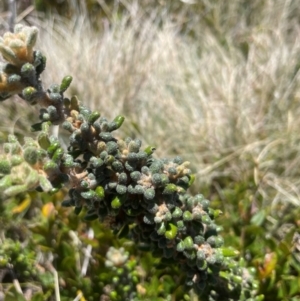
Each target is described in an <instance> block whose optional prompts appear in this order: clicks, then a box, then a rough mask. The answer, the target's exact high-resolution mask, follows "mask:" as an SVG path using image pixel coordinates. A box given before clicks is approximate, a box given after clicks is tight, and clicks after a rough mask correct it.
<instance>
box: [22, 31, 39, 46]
mask: <svg viewBox="0 0 300 301" xmlns="http://www.w3.org/2000/svg"><path fill="white" fill-rule="evenodd" d="M24 30H25V31H26V41H25V43H26V45H27V47H28V48H30V49H32V48H33V47H34V45H35V43H36V40H37V36H38V32H39V31H38V29H37V28H36V27H34V26H32V27H26V28H25V29H24Z"/></svg>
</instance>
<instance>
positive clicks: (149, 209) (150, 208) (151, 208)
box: [147, 203, 159, 214]
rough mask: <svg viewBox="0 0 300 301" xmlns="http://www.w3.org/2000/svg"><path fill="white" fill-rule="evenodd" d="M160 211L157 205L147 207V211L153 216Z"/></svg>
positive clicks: (152, 204) (151, 204)
mask: <svg viewBox="0 0 300 301" xmlns="http://www.w3.org/2000/svg"><path fill="white" fill-rule="evenodd" d="M158 209H159V207H158V205H157V204H155V203H150V204H149V205H148V207H147V211H148V212H150V213H152V214H155V213H157V211H158Z"/></svg>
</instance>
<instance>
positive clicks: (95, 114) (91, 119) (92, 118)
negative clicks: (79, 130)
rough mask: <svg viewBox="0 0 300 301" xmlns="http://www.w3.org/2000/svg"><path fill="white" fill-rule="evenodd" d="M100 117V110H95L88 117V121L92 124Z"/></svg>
mask: <svg viewBox="0 0 300 301" xmlns="http://www.w3.org/2000/svg"><path fill="white" fill-rule="evenodd" d="M99 117H100V112H98V111H94V112H92V113H91V114H90V115H89V117H88V119H87V122H88V123H89V124H90V125H91V124H94V122H96V120H97V119H98V118H99Z"/></svg>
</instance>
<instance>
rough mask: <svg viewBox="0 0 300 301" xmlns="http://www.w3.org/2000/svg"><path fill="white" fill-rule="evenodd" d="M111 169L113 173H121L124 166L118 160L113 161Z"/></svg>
mask: <svg viewBox="0 0 300 301" xmlns="http://www.w3.org/2000/svg"><path fill="white" fill-rule="evenodd" d="M111 167H112V168H113V170H114V171H116V172H123V171H124V166H123V164H122V163H121V162H120V161H119V160H115V161H114V162H113V163H112V164H111Z"/></svg>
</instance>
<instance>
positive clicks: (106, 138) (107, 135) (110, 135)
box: [99, 132, 114, 142]
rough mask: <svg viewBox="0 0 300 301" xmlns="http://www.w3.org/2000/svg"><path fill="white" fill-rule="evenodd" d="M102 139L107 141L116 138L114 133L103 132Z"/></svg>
mask: <svg viewBox="0 0 300 301" xmlns="http://www.w3.org/2000/svg"><path fill="white" fill-rule="evenodd" d="M99 137H100V139H102V140H103V141H105V142H108V141H111V140H114V137H113V136H112V134H111V133H110V132H101V133H100V134H99Z"/></svg>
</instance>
